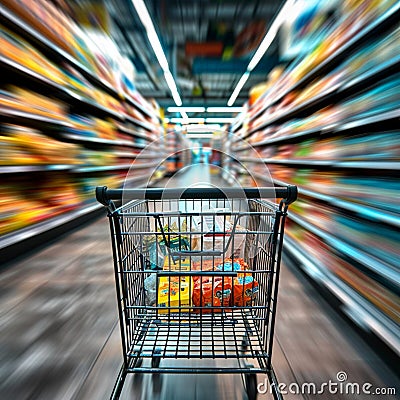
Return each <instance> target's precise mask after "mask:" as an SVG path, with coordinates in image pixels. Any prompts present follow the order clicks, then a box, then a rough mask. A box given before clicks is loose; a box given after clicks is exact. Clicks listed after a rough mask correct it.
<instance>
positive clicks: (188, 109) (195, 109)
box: [167, 107, 206, 112]
mask: <svg viewBox="0 0 400 400" xmlns="http://www.w3.org/2000/svg"><path fill="white" fill-rule="evenodd" d="M205 110H206V108H205V107H168V108H167V111H168V112H182V111H184V112H204V111H205Z"/></svg>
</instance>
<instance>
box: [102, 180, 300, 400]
mask: <svg viewBox="0 0 400 400" xmlns="http://www.w3.org/2000/svg"><path fill="white" fill-rule="evenodd" d="M122 196H124V204H122ZM96 197H97V200H98V201H99V202H100V203H102V204H103V205H105V206H106V207H108V217H109V222H110V229H111V238H112V249H113V258H114V268H115V282H116V292H117V301H118V309H119V320H120V329H121V338H122V348H123V365H122V367H121V370H120V373H119V376H118V379H117V382H116V384H115V387H114V390H113V393H112V395H111V398H112V399H118V398H119V396H120V393H121V391H122V387H123V385H124V381H125V377H126V375H127V373H153V374H154V373H155V374H158V373H178V374H209V373H217V374H235V373H236V374H242V377H243V378H244V379H243V381H244V384H245V389H246V392H247V396H248V398H249V399H255V398H256V397H257V376H256V374H257V373H264V374H267V376H268V379H269V381H270V384H271V387H272V388H273V394H274V397H275V398H276V399H279V398H281V395H280V394H279V392H278V390H277V389H278V382H277V378H276V376H275V373H274V370H273V367H272V363H271V355H272V347H273V336H274V326H275V314H276V305H277V295H278V283H279V270H280V260H281V253H282V244H283V235H284V224H285V219H286V216H287V209H288V205H289V204H290V203H292V202H293V201H295V200H296V198H297V188H296V187H295V186H287V187H281V188H249V189H240V188H226V189H222V188H221V189H218V188H189V189H132V190H124V191H122V190H109V189H107V188H106V187H98V188H97V189H96ZM275 197H276V198H279V199H281V200H280V202H279V203H278V202H276V201H274V200H275ZM127 199H128V200H127ZM129 199H131V200H129ZM267 199H270V200H267ZM271 199H273V200H271ZM125 200H126V201H125ZM188 359H189V360H192V362H191V363H190V367H185V365H187V362H185V361H184V360H186V361H187V360H188ZM195 359H197V360H195ZM207 359H209V360H210V359H211V360H214V362H213V363H210V362H207ZM249 361H250V362H249ZM210 365H211V366H210Z"/></svg>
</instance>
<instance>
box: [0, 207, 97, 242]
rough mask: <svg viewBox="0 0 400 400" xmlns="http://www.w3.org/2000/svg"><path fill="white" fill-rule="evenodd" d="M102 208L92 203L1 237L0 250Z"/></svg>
mask: <svg viewBox="0 0 400 400" xmlns="http://www.w3.org/2000/svg"><path fill="white" fill-rule="evenodd" d="M101 207H102V206H101V204H97V203H92V204H87V205H83V206H82V207H80V208H79V209H77V210H73V211H70V212H67V213H64V214H62V215H59V216H57V217H54V218H49V219H47V220H45V221H43V222H39V223H37V224H34V225H32V226H29V227H26V228H23V229H19V230H18V231H16V232H13V233H9V234H6V235H4V236H2V237H1V239H0V250H1V249H4V248H6V247H8V246H12V245H14V244H16V243H18V242H21V241H24V240H27V239H29V238H32V237H35V236H37V235H40V234H42V233H44V232H47V231H49V230H51V229H54V228H56V227H59V226H61V225H63V224H65V223H67V222H69V221H72V220H74V219H76V218H79V217H81V216H83V215H85V214H89V213H91V212H93V211H96V210H98V209H100V208H101Z"/></svg>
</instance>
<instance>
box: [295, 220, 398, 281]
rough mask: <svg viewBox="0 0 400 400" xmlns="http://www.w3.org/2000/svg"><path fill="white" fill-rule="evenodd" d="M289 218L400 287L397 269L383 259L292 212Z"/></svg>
mask: <svg viewBox="0 0 400 400" xmlns="http://www.w3.org/2000/svg"><path fill="white" fill-rule="evenodd" d="M290 219H291V220H292V221H294V222H295V223H296V224H298V225H299V226H301V227H302V228H304V229H307V230H308V231H310V232H311V233H313V234H314V235H316V236H318V237H319V238H321V239H322V240H324V241H325V243H327V244H328V245H330V246H331V247H333V248H334V249H336V250H337V251H338V252H339V253H343V254H345V255H346V256H348V257H350V258H351V259H353V260H355V261H356V262H358V263H360V264H362V265H364V266H365V267H367V268H368V269H369V270H370V271H372V272H373V273H374V274H376V275H378V276H381V277H383V278H385V279H386V280H387V281H388V282H389V283H390V284H392V285H395V286H396V287H399V288H400V282H399V277H398V270H397V268H395V267H394V266H391V265H389V264H388V263H385V262H384V261H382V260H380V259H378V258H376V257H374V256H372V255H371V254H368V253H366V252H365V251H362V250H360V249H357V248H355V247H354V246H352V245H350V244H349V243H346V242H344V241H343V240H340V239H338V238H337V237H335V236H334V235H331V234H330V233H327V232H325V231H323V230H322V229H320V228H318V227H316V226H315V225H313V224H311V223H309V222H307V221H304V220H303V219H302V218H301V217H300V216H298V215H297V214H295V213H293V212H291V213H290Z"/></svg>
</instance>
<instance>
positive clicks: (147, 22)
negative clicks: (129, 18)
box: [132, 0, 182, 106]
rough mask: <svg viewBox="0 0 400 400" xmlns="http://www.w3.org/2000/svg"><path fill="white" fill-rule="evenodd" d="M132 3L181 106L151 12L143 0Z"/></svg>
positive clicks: (172, 92) (173, 93) (173, 95)
mask: <svg viewBox="0 0 400 400" xmlns="http://www.w3.org/2000/svg"><path fill="white" fill-rule="evenodd" d="M132 4H133V6H134V7H135V9H136V12H137V14H138V16H139V18H140V20H141V21H142V24H143V26H144V27H145V29H146V34H147V37H148V39H149V42H150V44H151V47H152V48H153V51H154V54H155V55H156V57H157V60H158V63H159V64H160V66H161V68H162V70H163V71H164V76H165V80H166V81H167V84H168V87H169V89H170V91H171V94H172V98H173V99H174V102H175V104H176V105H177V106H181V105H182V100H181V97H180V96H179V93H178V88H177V87H176V83H175V80H174V78H173V77H172V74H171V71H170V70H169V65H168V61H167V58H166V57H165V53H164V50H163V48H162V46H161V42H160V39H159V38H158V35H157V32H156V30H155V28H154V24H153V21H152V20H151V17H150V14H149V12H148V11H147V7H146V5H145V4H144V1H143V0H132Z"/></svg>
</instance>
